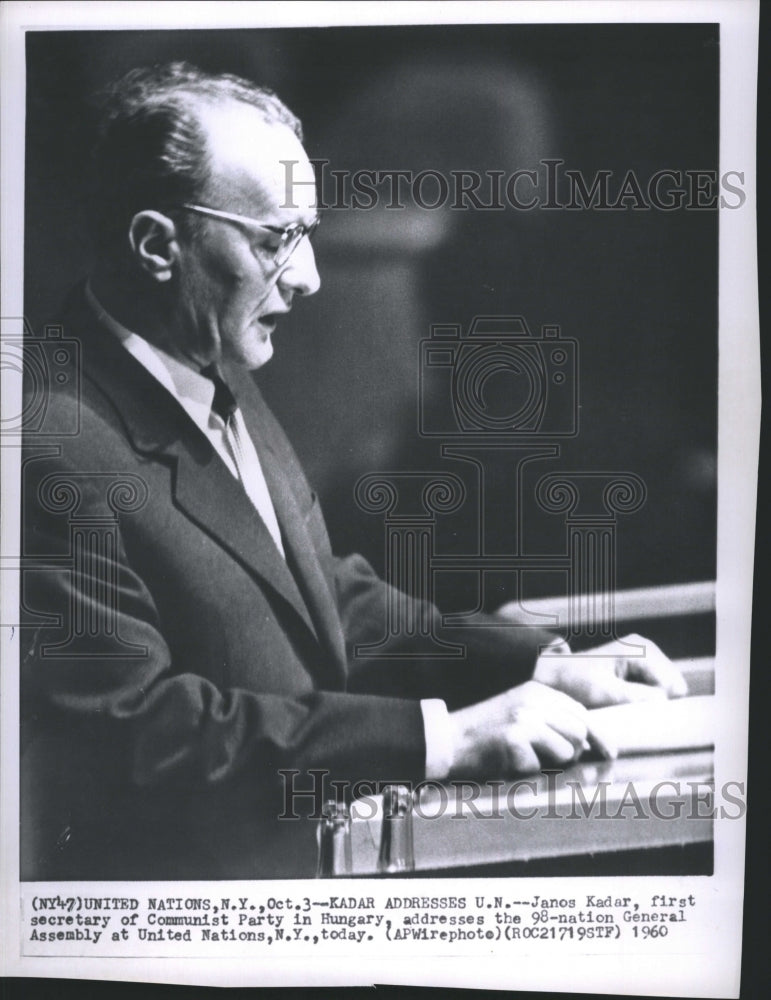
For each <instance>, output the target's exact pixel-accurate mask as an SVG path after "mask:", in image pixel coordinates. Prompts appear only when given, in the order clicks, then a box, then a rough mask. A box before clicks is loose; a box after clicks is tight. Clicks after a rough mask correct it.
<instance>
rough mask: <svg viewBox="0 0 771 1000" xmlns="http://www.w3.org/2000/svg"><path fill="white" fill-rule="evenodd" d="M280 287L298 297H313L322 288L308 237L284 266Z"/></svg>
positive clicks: (279, 280) (279, 281)
mask: <svg viewBox="0 0 771 1000" xmlns="http://www.w3.org/2000/svg"><path fill="white" fill-rule="evenodd" d="M278 283H279V285H281V286H282V287H283V288H286V289H287V290H291V291H292V292H295V293H296V294H297V295H313V294H314V293H315V292H317V291H318V290H319V288H320V286H321V278H320V277H319V272H318V271H317V270H316V256H315V254H314V252H313V247H312V246H311V241H310V240H309V239H308V238H307V237H306V238H305V239H303V240H301V241H300V244H299V246H298V247H297V249H296V250H295V251H294V253H293V254H292V256H291V257H290V258H289V260H288V261H287V262H286V264H285V265H284V267H283V269H282V271H281V274H280V275H279V279H278Z"/></svg>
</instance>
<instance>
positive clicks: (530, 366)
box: [355, 315, 647, 659]
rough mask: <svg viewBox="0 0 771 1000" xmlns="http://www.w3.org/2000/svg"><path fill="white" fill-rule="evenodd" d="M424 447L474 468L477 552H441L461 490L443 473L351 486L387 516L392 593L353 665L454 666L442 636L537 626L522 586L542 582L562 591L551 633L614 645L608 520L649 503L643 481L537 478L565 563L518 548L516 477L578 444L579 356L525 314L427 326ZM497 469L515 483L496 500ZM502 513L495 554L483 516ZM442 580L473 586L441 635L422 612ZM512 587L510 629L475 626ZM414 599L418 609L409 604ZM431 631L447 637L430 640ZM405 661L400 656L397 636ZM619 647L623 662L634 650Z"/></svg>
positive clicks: (612, 530) (382, 476) (422, 354)
mask: <svg viewBox="0 0 771 1000" xmlns="http://www.w3.org/2000/svg"><path fill="white" fill-rule="evenodd" d="M418 363H419V378H420V391H419V426H418V433H419V435H420V437H422V438H423V439H426V440H429V441H436V444H437V451H438V453H439V456H440V457H441V458H442V459H445V460H453V461H460V462H465V463H468V464H469V465H471V467H472V469H473V474H474V476H475V487H474V492H475V494H476V495H475V496H474V497H471V498H470V499H471V501H473V502H472V503H471V504H469V509H470V510H472V511H473V512H474V513H471V514H470V516H471V517H476V518H477V532H476V546H475V549H474V550H473V551H468V552H465V553H462V554H457V553H453V554H451V555H447V554H443V553H441V552H439V551H437V545H436V527H437V519H438V518H440V517H441V516H443V515H447V514H450V513H454V512H457V511H459V510H461V508H462V507H463V505H464V504H465V503H467V501H468V500H469V496H468V494H469V490H468V489H467V488H466V486H465V484H464V482H463V480H462V479H461V478H460V477H459V476H458V475H456V474H455V473H453V472H449V471H448V472H444V471H442V472H435V471H432V472H429V471H426V472H414V471H411V472H400V471H388V472H376V473H370V474H367V475H365V476H363V477H362V478H361V479H360V480H359V481H358V483H357V484H356V489H355V498H356V502H357V504H358V505H359V507H360V508H361V509H362V510H364V511H366V512H367V513H370V514H380V515H382V516H383V518H384V529H385V555H386V570H385V577H386V580H387V582H388V583H390V584H392V586H393V590H392V591H391V597H390V598H389V602H388V607H387V608H386V621H387V625H386V634H385V635H384V636H383V638H382V640H380V641H379V642H377V643H374V644H369V645H360V646H357V647H356V649H355V654H356V656H359V657H387V658H394V659H399V658H404V657H410V656H414V655H415V652H414V651H415V648H416V647H415V642H416V641H418V642H419V643H422V645H421V647H420V649H419V653H420V655H421V656H428V657H437V658H438V657H453V656H456V657H462V656H463V655H464V652H465V650H464V647H463V646H462V645H458V644H455V643H453V642H452V632H451V631H449V632H448V631H444V630H445V629H450V630H451V628H452V626H465V627H469V626H470V627H479V628H485V627H511V628H527V627H542V626H543V624H544V622H543V618H542V617H541V618H538V617H536V616H532V615H530V614H529V613H528V611H527V607H526V605H525V603H523V602H522V600H521V598H522V595H523V594H525V580H526V578H527V577H528V575H529V574H533V573H537V572H543V571H546V572H548V573H551V574H554V573H558V574H561V575H562V577H563V578H564V579H566V581H567V584H566V598H567V607H568V616H567V619H566V620H563V621H555V622H553V623H551V624H553V626H554V628H555V629H556V630H557V631H559V632H560V633H561V634H562V636H563V638H564V639H565V640H566V641H567V642H568V643H570V642H572V641H573V640H580V643H582V644H585V645H586V644H589V645H593V646H597V645H600V644H602V643H605V642H609V641H621V637H620V636H619V635H617V633H616V621H615V614H614V593H615V589H616V550H617V521H618V518H619V516H621V515H630V514H633V513H634V512H635V511H637V510H639V509H640V508H641V507H642V505H643V504H644V503H645V500H646V496H647V490H646V486H645V483H644V481H643V480H642V479H641V478H640V477H639V476H638V475H636V474H635V473H633V472H628V471H609V470H601V469H592V470H585V469H580V470H575V471H559V472H554V471H550V472H545V473H544V474H543V475H541V476H540V478H539V479H538V481H537V482H536V484H535V488H534V492H533V495H532V497H531V498H530V499H532V500H533V501H534V502H535V504H536V505H537V507H538V508H540V510H541V511H542V512H544V513H546V514H549V515H555V514H562V515H564V530H565V532H566V540H565V546H564V549H563V551H562V552H549V553H543V554H538V553H533V552H532V551H530V549H529V548H527V547H526V546H524V545H523V539H524V536H525V533H526V524H525V520H524V515H523V508H524V504H523V491H524V488H525V486H524V483H525V476H524V472H525V471H526V470H527V469H528V467H529V466H531V464H532V463H534V462H553V461H556V460H558V459H559V458H560V455H561V442H562V441H564V440H566V439H570V438H574V437H576V436H577V435H578V433H579V412H580V406H579V395H580V379H579V374H580V372H579V344H578V342H577V340H575V339H574V338H571V337H567V336H565V335H564V334H563V332H562V330H561V328H560V327H559V326H556V325H545V326H543V327H542V328H541V330H540V331H538V332H533V331H532V330H531V329H530V327H529V325H528V323H527V322H526V320H525V318H524V317H523V316H516V315H511V316H477V317H475V318H474V320H473V321H472V323H471V324H470V326H469V328H468V329H467V330H465V331H464V330H463V329H462V328H461V326H460V325H458V324H434V325H433V326H432V327H431V329H430V334H429V336H428V337H427V338H426V339H424V340H423V341H421V343H420V347H419V358H418ZM501 461H503V462H504V463H506V464H508V466H509V468H510V471H511V476H510V477H509V480H508V482H509V484H510V486H509V488H508V490H507V492H506V495H501V486H500V482H499V480H498V479H497V478H496V476H495V475H494V470H495V467H496V466H497V465H498V464H500V463H501ZM491 502H494V503H496V504H498V506H499V507H500V508H501V509H507V510H511V512H512V522H513V524H512V528H513V541H512V544H511V548H510V551H507V552H505V553H502V552H500V551H496V550H494V548H493V547H492V544H491V543H490V542H489V540H488V539H487V537H486V530H485V524H484V510H485V505H486V504H489V503H491ZM439 573H444V574H447V573H464V574H474V575H475V576H476V579H477V589H478V604H477V607H475V608H473V609H471V610H470V611H468V612H466V613H455V614H446V615H444V616H442V618H441V623H440V622H439V620H438V619H437V617H436V616H435V615H432V614H429V613H428V612H427V611H423V612H422V611H421V608H423V609H425V608H428V607H430V606H431V604H432V602H433V598H434V591H435V577H436V576H437V575H438V574H439ZM493 574H495V575H496V576H497V578H498V579H500V576H501V574H505V575H507V576H508V577H509V578H510V582H511V590H512V592H513V593H514V594H515V595H517V596H516V598H515V601H519V602H520V605H519V610H520V612H521V614H520V616H519V618H518V620H513V619H512V618H508V619H506V620H504V619H502V618H499V619H497V620H480V619H479V618H478V615H477V612H478V611H479V610H480V609H481V608H482V607H483V606H484V605H485V604H486V603H488V602H487V594H486V588H487V585H488V580H489V578H490V577H491V576H492V575H493ZM406 595H410V596H411V597H416V598H418V602H417V604H416V603H414V602H413V601H412V600H410V598H409V597H408V596H406ZM440 624H441V626H442V628H443V635H442V636H440V635H439V627H440ZM408 636H409V638H410V640H411V648H412V652H411V653H410V654H404V653H402V652H400V651H399V649H398V645H399V643H398V639H399V637H405V638H406V637H408ZM637 649H639V647H637V646H634V644H630V645H629V652H630V655H642V654H644V650H642V649H640V652H639V654H638V653H637V652H636V650H637Z"/></svg>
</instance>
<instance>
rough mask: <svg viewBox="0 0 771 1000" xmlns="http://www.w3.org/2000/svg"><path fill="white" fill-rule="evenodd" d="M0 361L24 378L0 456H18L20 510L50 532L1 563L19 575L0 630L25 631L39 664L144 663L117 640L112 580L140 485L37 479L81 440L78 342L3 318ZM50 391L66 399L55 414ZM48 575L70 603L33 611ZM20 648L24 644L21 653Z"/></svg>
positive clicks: (141, 497) (105, 477)
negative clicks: (63, 584) (122, 528)
mask: <svg viewBox="0 0 771 1000" xmlns="http://www.w3.org/2000/svg"><path fill="white" fill-rule="evenodd" d="M1 358H2V367H3V368H5V369H9V370H12V371H14V372H17V373H19V374H22V372H23V375H24V385H23V391H22V392H21V394H20V397H19V400H18V402H17V405H16V406H14V407H9V408H8V413H7V415H6V416H5V417H4V418H3V421H2V441H3V447H9V448H10V447H17V448H22V449H23V451H22V461H21V477H20V482H21V489H22V497H23V500H24V503H23V505H22V506H23V507H24V506H26V504H28V503H30V502H32V501H33V500H34V503H35V504H36V505H37V506H38V507H39V509H40V510H41V511H42V512H43V514H44V516H45V517H46V518H48V519H49V520H50V524H51V526H52V528H53V530H52V533H51V536H50V537H48V536H46V535H45V534H44V533H42V532H41V533H40V536H39V538H37V537H36V541H35V543H36V544H37V547H36V548H34V549H33V548H31V547H28V548H22V550H21V552H20V556H19V558H18V559H12V560H7V561H6V560H4V561H3V564H2V569H3V570H4V571H10V572H14V573H20V576H19V579H20V600H19V605H20V619H21V620H20V621H19V622H3V624H4V625H9V626H11V627H14V628H22V629H25V631H26V632H27V634H28V635H29V637H30V638H29V642H30V643H33V644H35V645H37V647H38V649H37V652H38V655H39V656H41V657H44V658H47V659H57V658H65V659H68V658H71V657H73V656H77V657H81V658H82V657H88V658H89V659H93V658H97V657H98V658H100V659H101V658H105V659H115V658H119V659H120V658H124V657H144V656H146V655H147V648H146V647H145V646H143V645H138V644H136V643H130V642H126V641H125V640H124V639H122V638H121V636H120V635H119V634H118V627H117V623H118V600H117V594H118V579H117V576H118V552H119V544H120V542H119V523H120V518H121V516H122V515H124V514H134V513H137V512H139V511H141V510H142V508H143V507H144V506H145V504H146V502H147V497H148V487H147V483H146V482H145V481H144V480H143V479H142V478H141V477H140V476H137V475H134V474H129V473H126V472H121V471H119V470H114V471H96V470H95V471H92V472H66V473H65V472H62V473H55V474H48V475H45V476H42V477H41V475H40V474H39V472H38V466H39V463H40V462H41V461H43V460H46V459H50V458H51V457H56V456H58V455H61V452H62V442H64V441H66V440H67V439H69V438H73V437H77V436H78V435H79V434H80V432H81V418H82V413H81V380H82V371H81V345H80V341H79V340H78V339H77V338H73V337H66V336H65V335H64V330H63V328H62V327H61V326H59V325H47V326H46V327H45V328H44V330H43V332H42V335H38V334H36V333H35V331H34V330H33V329H32V328H31V326H30V324H29V323H27V321H26V320H25V319H23V318H21V317H14V318H11V317H9V318H4V319H3V320H2V354H1ZM53 389H56V390H58V394H59V395H63V396H65V397H66V403H63V404H62V403H61V400H60V401H59V403H58V404H57V405H56V407H55V412H54V410H53V409H52V401H53V398H54V397H53V394H52V390H53ZM62 519H66V520H65V522H62ZM54 525H55V527H53V526H54ZM54 539H55V541H54ZM51 571H54V573H56V574H63V575H66V576H68V577H69V579H70V582H71V588H70V591H71V597H70V599H69V601H68V602H67V603H66V604H61V605H57V606H53V605H51V604H49V603H46V604H45V606H38V602H36V600H35V598H34V596H30V595H34V593H35V589H36V588H35V584H36V581H37V580H38V578H39V577H40V574H41V573H43V572H49V573H50V572H51ZM100 640H102V642H101V645H100ZM26 648H27V642H26V641H25V643H24V644H23V653H24V650H26Z"/></svg>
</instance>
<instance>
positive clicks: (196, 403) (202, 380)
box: [86, 282, 218, 433]
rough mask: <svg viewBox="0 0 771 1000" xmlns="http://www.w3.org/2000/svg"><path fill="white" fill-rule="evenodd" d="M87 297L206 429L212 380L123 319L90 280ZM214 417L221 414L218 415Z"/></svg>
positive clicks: (99, 317)
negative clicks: (98, 294) (112, 311)
mask: <svg viewBox="0 0 771 1000" xmlns="http://www.w3.org/2000/svg"><path fill="white" fill-rule="evenodd" d="M86 301H87V302H88V304H89V306H90V307H91V309H92V310H93V311H94V313H95V314H96V318H97V320H98V321H99V322H100V323H101V324H102V325H103V326H105V327H106V328H107V329H108V330H109V331H110V333H112V334H113V335H114V336H116V337H117V338H118V340H119V341H120V342H121V343H122V344H123V346H124V347H125V348H126V350H127V351H128V352H129V354H131V355H132V356H133V357H134V358H135V359H136V360H137V361H138V362H139V363H140V364H141V365H142V366H143V367H144V368H145V369H146V370H147V371H148V372H149V373H150V374H151V375H152V376H153V377H154V378H155V379H156V380H157V381H158V382H160V383H161V385H162V386H163V387H164V388H165V389H166V390H167V391H168V392H170V393H171V395H172V396H174V398H175V399H176V400H177V401H178V402H179V404H180V405H181V406H182V407H183V409H184V410H185V412H186V413H187V414H188V416H189V417H190V419H191V420H192V421H193V422H194V423H195V424H196V425H197V426H198V427H199V428H200V429H201V430H202V431H203V432H204V433H206V432H207V430H208V428H209V423H210V420H211V419H212V417H213V414H212V408H211V406H212V401H213V399H214V383H213V382H212V380H211V379H210V378H207V377H206V376H205V375H202V374H201V373H200V372H198V371H196V370H195V369H194V368H190V367H189V366H188V365H186V364H184V363H183V362H182V361H179V360H178V359H177V358H173V357H172V356H171V355H170V354H167V353H166V351H163V350H161V348H160V347H156V346H155V344H151V343H150V342H149V341H148V340H145V338H144V337H142V336H140V334H138V333H134V331H133V330H129V329H127V328H126V327H125V326H123V324H122V323H119V322H118V320H116V319H115V317H114V316H111V315H110V314H109V313H108V312H107V310H106V309H105V308H104V306H103V305H102V304H101V303H100V302H99V300H98V299H97V297H96V296H95V295H94V292H93V289H92V288H91V283H90V282H87V283H86ZM214 419H218V418H216V416H215V417H214Z"/></svg>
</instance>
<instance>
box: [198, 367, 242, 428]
mask: <svg viewBox="0 0 771 1000" xmlns="http://www.w3.org/2000/svg"><path fill="white" fill-rule="evenodd" d="M201 374H202V375H203V376H204V377H205V378H208V379H209V380H210V381H211V382H213V383H214V399H213V400H212V404H211V408H212V410H214V412H215V413H216V414H217V416H218V417H221V418H222V420H223V422H224V423H225V424H228V423H229V422H230V418H231V417H232V416H233V414H234V413H235V412H236V409H237V408H238V404H237V403H236V397H235V396H234V395H233V393H232V392H231V391H230V386H229V385H228V384H227V382H226V381H225V379H224V378H223V377H222V375H220V371H219V368H217V366H216V365H207V367H206V368H202V369H201Z"/></svg>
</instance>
